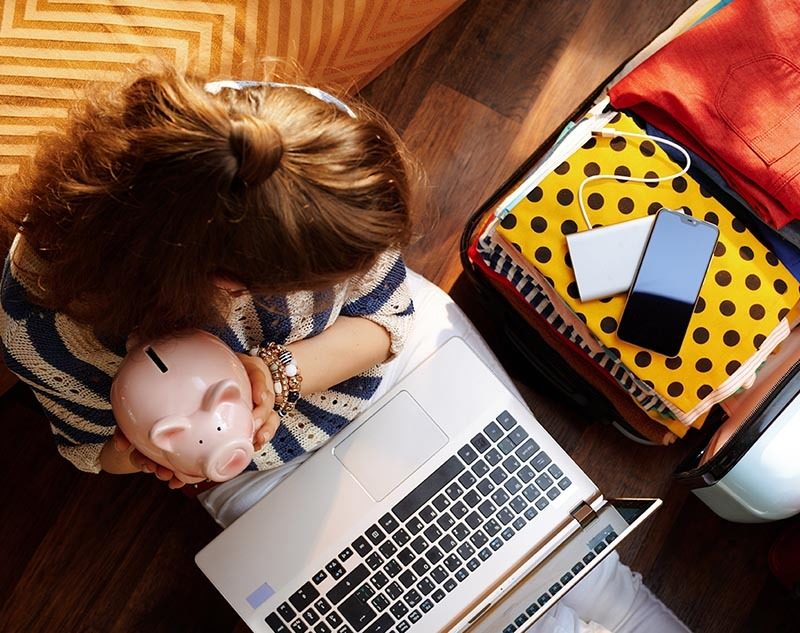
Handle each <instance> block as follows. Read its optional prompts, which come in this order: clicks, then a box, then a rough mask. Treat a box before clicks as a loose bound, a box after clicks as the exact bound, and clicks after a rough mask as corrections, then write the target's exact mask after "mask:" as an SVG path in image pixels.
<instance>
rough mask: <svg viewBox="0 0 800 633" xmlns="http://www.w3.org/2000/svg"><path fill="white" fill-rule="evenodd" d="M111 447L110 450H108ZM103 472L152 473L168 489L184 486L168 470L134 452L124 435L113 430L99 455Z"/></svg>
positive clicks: (117, 430) (136, 451)
mask: <svg viewBox="0 0 800 633" xmlns="http://www.w3.org/2000/svg"><path fill="white" fill-rule="evenodd" d="M109 447H111V449H112V450H109ZM100 463H101V465H102V467H103V470H105V471H106V472H109V473H113V474H124V473H135V472H139V471H140V472H144V473H152V474H154V475H155V476H156V477H157V478H158V479H160V480H161V481H166V482H167V485H168V486H169V487H170V488H173V489H175V488H181V487H183V486H184V485H185V484H184V482H182V481H181V480H180V479H178V478H177V477H176V476H175V473H174V472H172V471H171V470H170V469H169V468H165V467H164V466H161V465H160V464H156V463H155V462H154V461H153V460H152V459H150V458H149V457H147V456H146V455H143V454H142V453H140V452H139V451H138V450H136V449H135V448H134V447H133V445H132V444H131V442H130V440H129V439H128V438H127V437H125V434H124V433H123V432H122V431H120V430H119V428H117V429H115V430H114V436H113V437H112V438H111V440H109V441H108V442H107V443H106V445H105V446H104V447H103V451H102V452H101V453H100Z"/></svg>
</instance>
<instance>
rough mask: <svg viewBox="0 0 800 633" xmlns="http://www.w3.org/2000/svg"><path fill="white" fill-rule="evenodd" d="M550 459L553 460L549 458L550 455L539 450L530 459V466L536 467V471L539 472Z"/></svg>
mask: <svg viewBox="0 0 800 633" xmlns="http://www.w3.org/2000/svg"><path fill="white" fill-rule="evenodd" d="M552 461H553V460H552V459H550V456H549V455H548V454H547V453H545V452H544V451H539V452H538V453H537V454H536V457H534V458H533V459H532V460H531V466H533V467H534V468H535V469H536V472H537V473H540V472H542V470H544V468H545V467H546V466H547V465H548V464H549V463H550V462H552Z"/></svg>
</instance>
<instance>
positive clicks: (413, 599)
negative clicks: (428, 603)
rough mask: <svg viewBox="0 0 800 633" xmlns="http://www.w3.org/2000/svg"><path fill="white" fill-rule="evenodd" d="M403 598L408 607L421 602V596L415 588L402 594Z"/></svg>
mask: <svg viewBox="0 0 800 633" xmlns="http://www.w3.org/2000/svg"><path fill="white" fill-rule="evenodd" d="M403 600H405V603H406V604H407V605H408V606H409V607H415V606H417V605H418V604H419V603H420V602H422V596H421V595H420V593H419V591H417V590H416V589H411V590H409V591H408V592H407V593H406V595H404V596H403Z"/></svg>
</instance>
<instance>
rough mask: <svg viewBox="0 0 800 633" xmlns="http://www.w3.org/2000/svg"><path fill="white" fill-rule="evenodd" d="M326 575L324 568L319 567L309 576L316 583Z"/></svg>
mask: <svg viewBox="0 0 800 633" xmlns="http://www.w3.org/2000/svg"><path fill="white" fill-rule="evenodd" d="M327 577H328V574H326V573H325V570H324V569H320V570H319V571H318V572H317V573H316V574H314V576H313V577H312V578H311V580H313V581H314V584H315V585H318V584H319V583H321V582H322V581H323V580H325V579H326V578H327Z"/></svg>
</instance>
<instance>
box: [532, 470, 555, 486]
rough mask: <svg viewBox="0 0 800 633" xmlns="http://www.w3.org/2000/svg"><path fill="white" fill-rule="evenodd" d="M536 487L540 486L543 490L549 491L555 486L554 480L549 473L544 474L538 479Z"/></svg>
mask: <svg viewBox="0 0 800 633" xmlns="http://www.w3.org/2000/svg"><path fill="white" fill-rule="evenodd" d="M535 481H536V485H537V486H539V488H540V489H541V490H547V489H548V488H549V487H550V486H552V485H553V480H552V479H550V475H548V474H547V473H542V474H541V475H539V476H538V477H537V478H536V479H535Z"/></svg>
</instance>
